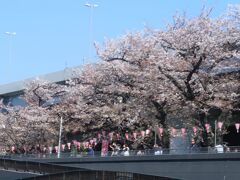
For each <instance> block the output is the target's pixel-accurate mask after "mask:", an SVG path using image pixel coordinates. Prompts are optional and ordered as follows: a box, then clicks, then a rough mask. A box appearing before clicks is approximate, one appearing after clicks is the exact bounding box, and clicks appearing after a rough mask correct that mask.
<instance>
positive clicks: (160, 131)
mask: <svg viewBox="0 0 240 180" xmlns="http://www.w3.org/2000/svg"><path fill="white" fill-rule="evenodd" d="M158 131H159V134H160V136H162V135H163V128H158Z"/></svg>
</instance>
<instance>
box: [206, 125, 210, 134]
mask: <svg viewBox="0 0 240 180" xmlns="http://www.w3.org/2000/svg"><path fill="white" fill-rule="evenodd" d="M205 128H206V131H207V133H209V128H210V125H209V124H208V123H206V124H205Z"/></svg>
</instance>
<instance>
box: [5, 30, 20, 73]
mask: <svg viewBox="0 0 240 180" xmlns="http://www.w3.org/2000/svg"><path fill="white" fill-rule="evenodd" d="M5 35H7V36H8V37H9V44H8V61H9V62H8V63H9V75H8V76H10V75H11V72H10V68H11V64H12V38H13V37H14V36H16V35H17V33H16V32H8V31H7V32H5Z"/></svg>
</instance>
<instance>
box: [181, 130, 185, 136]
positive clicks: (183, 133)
mask: <svg viewBox="0 0 240 180" xmlns="http://www.w3.org/2000/svg"><path fill="white" fill-rule="evenodd" d="M181 133H182V135H183V136H184V135H185V133H186V129H185V128H181Z"/></svg>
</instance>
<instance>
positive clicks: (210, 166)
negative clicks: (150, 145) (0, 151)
mask: <svg viewBox="0 0 240 180" xmlns="http://www.w3.org/2000/svg"><path fill="white" fill-rule="evenodd" d="M3 160H4V158H2V159H1V163H0V167H4V168H5V169H6V168H7V169H9V168H10V169H16V170H18V171H19V170H21V169H22V170H24V171H29V172H34V173H40V174H39V175H35V177H39V179H40V177H41V175H42V176H43V175H45V176H46V175H47V174H52V173H55V174H56V173H58V174H59V173H60V174H62V173H63V172H64V173H67V172H68V173H70V174H71V172H72V174H74V173H78V177H80V176H79V172H82V173H83V171H84V172H85V174H86V171H87V172H88V175H89V177H90V174H92V173H93V172H94V173H95V174H94V177H96V172H98V173H99V172H101V173H103V172H105V175H106V174H107V173H110V172H114V173H115V176H114V177H116V173H127V175H126V174H125V176H124V177H128V178H125V179H128V180H140V179H141V178H136V177H140V175H141V176H146V177H145V178H142V179H154V180H157V179H158V180H161V179H175V180H176V179H179V180H203V179H204V180H208V179H209V180H239V179H240V170H239V167H240V153H238V152H230V153H191V154H162V155H142V156H114V157H111V156H108V157H101V156H84V157H62V158H10V159H5V160H4V161H5V164H4V162H3ZM10 161H12V163H11V162H10ZM23 167H24V168H25V169H23ZM90 172H91V173H90ZM89 173H90V174H89ZM129 173H130V175H129ZM80 174H81V173H80ZM110 174H111V173H110ZM133 174H134V175H133ZM137 175H138V176H137ZM58 176H59V175H58ZM64 176H66V174H65V175H64ZM109 177H113V176H112V175H111V176H110V175H109ZM134 177H135V178H134ZM151 177H152V178H151ZM76 179H77V178H76ZM106 179H108V178H105V180H106ZM109 179H111V178H109ZM89 180H90V179H89Z"/></svg>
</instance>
